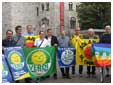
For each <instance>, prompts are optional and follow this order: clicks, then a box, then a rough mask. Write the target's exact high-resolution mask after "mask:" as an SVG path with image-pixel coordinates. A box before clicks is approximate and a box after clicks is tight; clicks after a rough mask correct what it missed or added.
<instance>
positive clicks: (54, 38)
mask: <svg viewBox="0 0 113 85" xmlns="http://www.w3.org/2000/svg"><path fill="white" fill-rule="evenodd" d="M45 38H46V39H48V36H46V37H45ZM54 44H58V40H57V37H56V36H52V38H51V46H54Z"/></svg>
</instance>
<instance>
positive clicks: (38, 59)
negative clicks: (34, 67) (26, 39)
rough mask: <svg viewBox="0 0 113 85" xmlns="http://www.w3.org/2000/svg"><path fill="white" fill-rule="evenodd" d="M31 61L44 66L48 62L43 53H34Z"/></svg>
mask: <svg viewBox="0 0 113 85" xmlns="http://www.w3.org/2000/svg"><path fill="white" fill-rule="evenodd" d="M31 59H32V62H33V63H34V64H44V63H45V62H46V60H47V59H46V55H45V54H44V53H43V52H41V51H38V52H35V53H33V54H32V57H31Z"/></svg>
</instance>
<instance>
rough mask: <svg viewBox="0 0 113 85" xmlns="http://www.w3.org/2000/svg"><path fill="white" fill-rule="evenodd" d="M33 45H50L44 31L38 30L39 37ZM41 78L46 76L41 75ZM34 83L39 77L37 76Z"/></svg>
mask: <svg viewBox="0 0 113 85" xmlns="http://www.w3.org/2000/svg"><path fill="white" fill-rule="evenodd" d="M34 46H37V47H39V48H40V47H41V48H43V47H47V46H50V43H49V42H48V40H47V39H46V38H45V33H44V31H40V32H39V38H38V39H36V40H35V43H34ZM41 78H42V79H43V80H44V79H45V78H46V77H41ZM36 83H39V78H37V81H36Z"/></svg>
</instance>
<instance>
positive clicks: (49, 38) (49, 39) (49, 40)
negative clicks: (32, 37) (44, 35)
mask: <svg viewBox="0 0 113 85" xmlns="http://www.w3.org/2000/svg"><path fill="white" fill-rule="evenodd" d="M47 40H48V42H49V44H50V45H51V37H48V39H47Z"/></svg>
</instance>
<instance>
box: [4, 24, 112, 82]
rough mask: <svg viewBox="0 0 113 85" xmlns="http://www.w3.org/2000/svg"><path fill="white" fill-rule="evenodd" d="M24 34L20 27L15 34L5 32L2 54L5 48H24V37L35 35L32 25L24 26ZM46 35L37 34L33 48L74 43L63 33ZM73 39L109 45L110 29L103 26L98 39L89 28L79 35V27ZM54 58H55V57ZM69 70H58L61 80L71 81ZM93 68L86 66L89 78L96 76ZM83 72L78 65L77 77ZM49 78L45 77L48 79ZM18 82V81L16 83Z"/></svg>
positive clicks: (43, 33) (73, 71)
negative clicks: (97, 40)
mask: <svg viewBox="0 0 113 85" xmlns="http://www.w3.org/2000/svg"><path fill="white" fill-rule="evenodd" d="M26 30H27V31H26V32H25V33H22V26H16V27H15V32H16V34H15V35H13V31H12V30H7V31H6V38H5V39H3V40H2V49H3V50H2V52H3V53H4V48H6V47H15V46H21V47H23V46H25V45H26V40H25V38H24V36H34V35H35V33H34V32H33V27H32V25H27V26H26ZM46 32H47V35H45V34H46V33H45V31H40V32H39V38H37V39H36V40H35V42H34V46H36V47H47V46H54V47H55V48H56V49H57V47H70V46H73V44H74V43H72V42H71V40H70V37H69V36H67V35H66V33H65V31H61V33H60V36H58V37H56V36H54V35H53V33H52V29H47V31H46ZM72 36H74V37H73V38H74V39H77V38H78V37H79V38H81V39H98V38H99V40H100V42H99V43H109V44H111V27H110V26H105V33H104V34H102V35H101V36H100V37H99V36H98V35H95V32H94V29H93V28H89V29H88V33H87V34H81V29H80V27H77V28H75V34H73V35H72ZM55 57H56V56H55ZM69 68H70V67H65V68H60V70H61V74H62V78H68V79H71V77H70V74H69ZM71 68H72V75H75V65H73V66H71ZM95 70H96V69H95V66H87V75H88V77H90V76H91V75H92V76H93V77H94V76H95V75H96V73H95ZM106 70H107V75H106V76H107V77H108V76H109V68H106ZM82 72H83V65H79V75H80V77H82ZM48 77H49V76H47V78H48ZM53 77H54V79H57V71H56V72H55V73H54V75H53ZM31 80H32V79H30V78H26V79H25V81H26V83H30V82H31ZM16 82H18V81H16Z"/></svg>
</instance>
